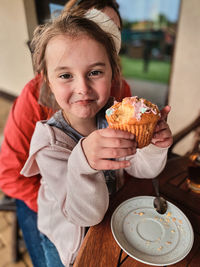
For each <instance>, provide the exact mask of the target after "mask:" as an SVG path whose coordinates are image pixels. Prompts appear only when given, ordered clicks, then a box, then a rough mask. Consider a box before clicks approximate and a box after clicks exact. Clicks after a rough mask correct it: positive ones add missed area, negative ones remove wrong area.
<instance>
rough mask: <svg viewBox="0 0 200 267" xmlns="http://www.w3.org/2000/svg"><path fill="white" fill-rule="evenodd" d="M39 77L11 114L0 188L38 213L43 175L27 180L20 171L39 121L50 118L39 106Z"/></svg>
mask: <svg viewBox="0 0 200 267" xmlns="http://www.w3.org/2000/svg"><path fill="white" fill-rule="evenodd" d="M38 90H39V79H38V77H36V78H34V79H33V80H32V81H30V82H29V83H28V84H27V85H26V86H25V87H24V89H23V91H22V93H21V94H20V96H19V97H18V98H17V99H16V100H15V102H14V104H13V107H12V109H11V111H10V114H9V117H8V120H7V123H6V126H5V129H4V140H3V143H2V146H1V152H0V188H1V189H2V191H4V192H5V194H7V195H9V196H11V197H13V198H17V199H21V200H23V201H24V202H25V203H26V204H27V205H28V206H29V207H30V208H31V209H32V210H34V211H37V202H36V201H37V194H38V188H39V186H40V176H39V175H35V176H34V177H32V179H27V178H26V177H24V176H23V175H20V171H21V169H22V167H23V165H24V163H25V161H26V159H27V158H28V153H29V146H30V140H31V137H32V134H33V131H34V128H35V124H36V122H37V121H38V120H41V119H43V118H44V117H46V113H45V110H44V109H43V108H42V107H41V106H40V105H39V104H38Z"/></svg>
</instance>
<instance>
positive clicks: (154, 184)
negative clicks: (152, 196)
mask: <svg viewBox="0 0 200 267" xmlns="http://www.w3.org/2000/svg"><path fill="white" fill-rule="evenodd" d="M152 183H153V187H154V190H155V193H156V196H157V197H159V196H160V193H159V181H158V178H154V179H152Z"/></svg>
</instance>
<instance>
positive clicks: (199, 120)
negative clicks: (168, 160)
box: [168, 115, 200, 157]
mask: <svg viewBox="0 0 200 267" xmlns="http://www.w3.org/2000/svg"><path fill="white" fill-rule="evenodd" d="M199 127H200V115H198V116H197V117H196V119H195V120H194V121H192V122H191V123H190V124H189V125H187V126H186V127H185V128H183V129H182V130H181V131H180V132H178V133H177V134H175V135H174V136H173V144H172V146H171V147H170V149H169V153H168V156H169V157H174V156H178V155H176V154H174V153H173V149H174V147H175V146H176V145H177V144H178V142H180V141H181V140H182V139H183V138H184V137H186V136H187V135H188V134H189V133H191V132H192V131H195V133H196V135H195V139H194V144H193V146H192V147H191V150H190V151H188V152H187V153H186V154H190V153H194V152H197V151H198V152H200V128H199ZM198 128H199V129H198Z"/></svg>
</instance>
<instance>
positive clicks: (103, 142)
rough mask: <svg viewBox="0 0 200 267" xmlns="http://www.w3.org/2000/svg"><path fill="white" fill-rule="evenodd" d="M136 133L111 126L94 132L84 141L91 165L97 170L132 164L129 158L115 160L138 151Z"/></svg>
mask: <svg viewBox="0 0 200 267" xmlns="http://www.w3.org/2000/svg"><path fill="white" fill-rule="evenodd" d="M136 145H137V144H136V142H135V141H134V135H133V134H131V133H128V132H125V131H120V130H114V129H110V128H106V129H100V130H96V131H94V132H92V133H91V134H90V135H89V136H88V137H86V138H85V139H84V140H83V141H82V148H83V151H84V153H85V156H86V158H87V161H88V163H89V165H90V166H91V167H92V168H93V169H96V170H111V169H113V170H116V169H121V168H125V167H128V166H130V162H129V161H128V160H124V161H115V160H113V159H118V158H122V157H126V156H130V155H133V154H135V153H136Z"/></svg>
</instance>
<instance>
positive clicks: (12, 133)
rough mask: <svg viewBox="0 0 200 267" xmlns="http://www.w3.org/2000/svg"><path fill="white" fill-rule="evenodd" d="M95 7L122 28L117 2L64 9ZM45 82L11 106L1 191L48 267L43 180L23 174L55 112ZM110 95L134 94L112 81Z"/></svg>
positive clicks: (36, 261)
mask: <svg viewBox="0 0 200 267" xmlns="http://www.w3.org/2000/svg"><path fill="white" fill-rule="evenodd" d="M92 7H96V8H97V9H99V10H102V11H103V12H104V13H105V14H107V15H108V16H109V17H110V18H111V19H112V20H113V21H114V22H115V23H116V25H117V28H121V26H122V25H121V18H120V14H119V11H118V6H117V4H116V2H115V0H101V1H99V0H82V1H76V0H69V1H67V4H66V8H65V9H66V10H71V9H72V10H73V13H74V14H75V13H76V12H79V9H84V10H86V11H87V10H89V9H91V8H92ZM107 20H108V19H107ZM117 30H118V29H117ZM42 82H43V80H42V79H41V75H40V74H38V75H36V76H35V77H34V78H33V79H32V80H31V81H29V82H28V83H27V84H26V86H25V87H24V88H23V89H22V91H21V93H20V95H19V96H18V98H17V99H16V100H15V102H14V104H13V106H12V110H11V112H10V114H9V117H8V120H7V123H6V126H5V129H4V140H3V142H2V144H1V151H0V188H1V190H2V191H3V192H4V193H5V194H7V195H8V196H11V197H13V198H15V199H16V209H17V218H18V222H19V226H20V228H21V230H22V232H23V238H24V240H25V243H26V248H27V250H28V252H29V255H30V257H31V260H32V263H33V265H34V266H39V267H46V259H45V258H44V255H43V249H42V247H41V237H40V235H39V231H38V229H37V211H38V205H37V195H38V190H39V187H40V178H41V176H40V174H37V175H34V176H32V177H31V179H27V178H26V177H24V176H23V175H21V174H20V171H21V169H22V167H23V166H24V164H25V162H26V160H27V158H28V153H29V147H30V141H31V137H32V135H33V132H34V129H35V125H36V122H37V121H40V120H47V119H49V118H50V117H51V116H52V114H53V112H54V111H53V109H52V107H53V106H52V105H51V103H50V101H51V94H49V96H50V97H49V98H48V99H47V95H46V90H45V87H43V86H42ZM119 85H121V86H119ZM111 95H112V96H114V97H115V98H116V100H118V101H121V99H122V98H124V97H126V96H131V90H130V87H129V85H128V84H127V82H126V81H125V80H124V79H122V82H121V83H120V84H119V83H117V82H116V81H115V80H113V81H112V87H111ZM43 100H45V101H43ZM11 129H12V130H11ZM55 266H56V265H55Z"/></svg>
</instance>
